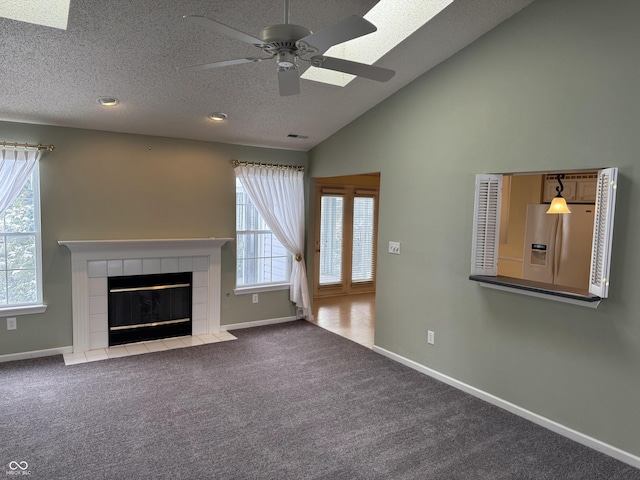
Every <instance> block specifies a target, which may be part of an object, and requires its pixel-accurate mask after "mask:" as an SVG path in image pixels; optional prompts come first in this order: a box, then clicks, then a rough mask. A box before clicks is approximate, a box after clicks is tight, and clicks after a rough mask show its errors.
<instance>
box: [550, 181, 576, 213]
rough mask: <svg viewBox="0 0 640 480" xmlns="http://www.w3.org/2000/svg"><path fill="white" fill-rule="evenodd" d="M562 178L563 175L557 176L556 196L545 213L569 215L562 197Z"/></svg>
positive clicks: (569, 211)
mask: <svg viewBox="0 0 640 480" xmlns="http://www.w3.org/2000/svg"><path fill="white" fill-rule="evenodd" d="M563 178H564V173H559V174H558V186H557V187H556V192H558V193H557V194H556V196H555V197H553V200H552V201H551V205H549V210H547V213H571V210H569V207H567V201H566V200H565V199H564V197H563V196H562V191H563V190H564V185H563V184H562V179H563Z"/></svg>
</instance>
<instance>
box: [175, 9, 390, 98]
mask: <svg viewBox="0 0 640 480" xmlns="http://www.w3.org/2000/svg"><path fill="white" fill-rule="evenodd" d="M182 18H184V19H186V20H188V21H190V22H193V23H196V24H198V25H201V26H203V27H206V28H209V29H211V30H213V31H214V32H217V33H221V34H223V35H226V36H228V37H231V38H235V39H236V40H240V41H242V42H246V43H249V44H251V45H253V46H255V47H258V48H259V49H260V50H262V51H263V52H264V53H265V54H266V55H268V56H266V57H245V58H237V59H235V60H225V61H222V62H215V63H204V64H201V65H190V66H186V67H179V68H180V69H187V70H206V69H209V68H217V67H226V66H229V65H239V64H242V63H255V62H262V61H263V60H271V59H273V58H275V59H276V63H277V67H278V87H279V91H280V95H281V96H288V95H297V94H298V93H300V76H299V74H298V60H302V61H304V62H308V63H310V64H311V65H312V66H314V67H318V68H325V69H327V70H335V71H338V72H343V73H349V74H351V75H356V76H359V77H364V78H368V79H370V80H376V81H378V82H386V81H387V80H389V79H391V78H392V77H393V76H394V75H395V72H394V71H393V70H389V69H386V68H381V67H375V66H373V65H367V64H364V63H359V62H353V61H351V60H344V59H341V58H335V57H327V56H325V55H323V53H324V52H325V51H327V50H328V49H329V47H332V46H333V45H338V44H340V43H343V42H346V41H348V40H352V39H354V38H358V37H362V36H363V35H367V34H369V33H373V32H375V31H376V30H377V29H376V27H375V25H373V24H372V23H371V22H369V21H368V20H365V19H364V18H362V17H358V16H356V15H353V16H351V17H348V18H345V19H344V20H342V21H340V22H338V23H336V24H334V25H332V26H330V27H327V28H324V29H322V30H320V31H318V32H316V33H312V32H311V30H309V29H308V28H305V27H301V26H300V25H294V24H291V23H289V0H285V12H284V23H283V24H278V25H271V26H269V27H265V28H263V29H262V31H261V32H260V33H259V35H258V37H254V36H253V35H249V34H247V33H244V32H241V31H240V30H236V29H235V28H233V27H229V26H228V25H225V24H224V23H220V22H218V21H216V20H212V19H210V18H207V17H204V16H201V15H184V16H183V17H182ZM307 57H308V58H307Z"/></svg>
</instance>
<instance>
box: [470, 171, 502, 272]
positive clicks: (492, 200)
mask: <svg viewBox="0 0 640 480" xmlns="http://www.w3.org/2000/svg"><path fill="white" fill-rule="evenodd" d="M501 202H502V175H487V174H478V175H476V195H475V207H474V212H473V239H472V247H471V275H488V276H493V277H495V276H496V275H497V274H498V240H499V235H500V206H501V205H500V204H501Z"/></svg>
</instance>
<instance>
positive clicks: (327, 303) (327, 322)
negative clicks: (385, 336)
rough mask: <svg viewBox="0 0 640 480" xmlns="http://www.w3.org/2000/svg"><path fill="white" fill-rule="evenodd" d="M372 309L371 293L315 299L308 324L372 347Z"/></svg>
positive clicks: (373, 325) (372, 295) (373, 312)
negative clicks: (313, 324)
mask: <svg viewBox="0 0 640 480" xmlns="http://www.w3.org/2000/svg"><path fill="white" fill-rule="evenodd" d="M375 307H376V304H375V294H373V293H364V294H358V295H344V296H340V297H323V298H315V299H314V300H313V317H314V320H313V322H312V323H315V324H316V325H318V326H319V327H322V328H324V329H326V330H329V331H331V332H333V333H336V334H338V335H341V336H343V337H346V338H348V339H350V340H352V341H354V342H356V343H359V344H361V345H364V346H365V347H368V348H372V347H373V332H374V328H375V311H376V308H375Z"/></svg>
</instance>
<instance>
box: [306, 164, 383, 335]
mask: <svg viewBox="0 0 640 480" xmlns="http://www.w3.org/2000/svg"><path fill="white" fill-rule="evenodd" d="M379 187H380V174H379V173H372V174H365V175H352V176H344V177H330V178H320V179H317V180H316V202H315V205H316V216H315V218H316V229H315V256H314V267H315V268H314V272H315V278H314V291H313V295H314V299H315V301H314V304H315V305H316V307H317V308H316V309H315V310H316V314H317V316H316V322H315V323H317V324H318V325H320V326H321V327H324V328H327V329H328V330H332V331H334V332H335V333H338V334H340V335H342V336H345V337H347V338H350V339H351V340H354V341H356V342H358V343H361V344H363V345H367V346H369V347H371V346H372V345H373V330H374V310H375V289H376V246H377V236H378V203H379V202H378V195H379ZM356 305H357V307H356ZM324 317H326V318H324ZM356 332H357V333H356Z"/></svg>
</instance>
